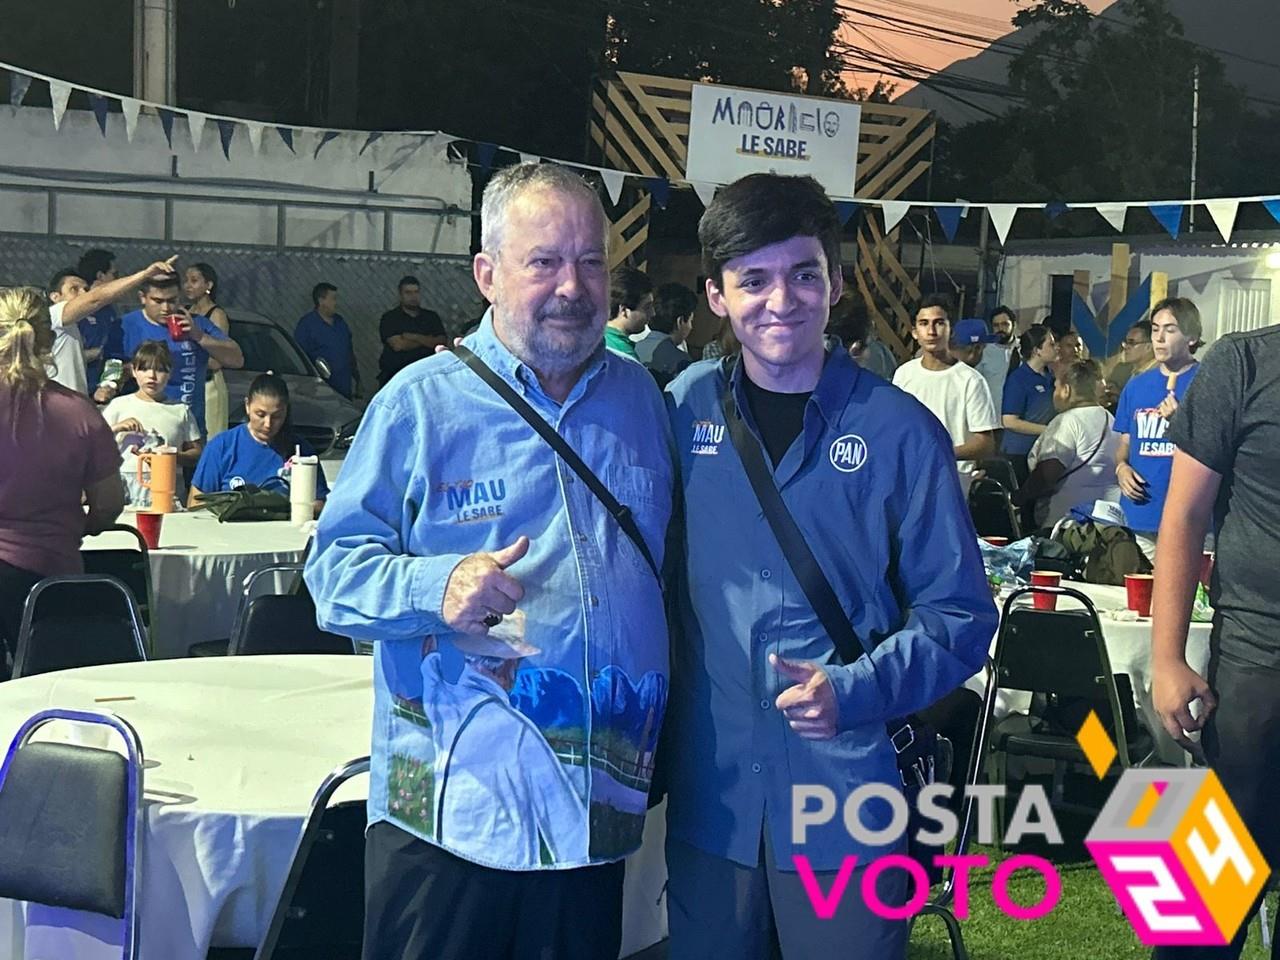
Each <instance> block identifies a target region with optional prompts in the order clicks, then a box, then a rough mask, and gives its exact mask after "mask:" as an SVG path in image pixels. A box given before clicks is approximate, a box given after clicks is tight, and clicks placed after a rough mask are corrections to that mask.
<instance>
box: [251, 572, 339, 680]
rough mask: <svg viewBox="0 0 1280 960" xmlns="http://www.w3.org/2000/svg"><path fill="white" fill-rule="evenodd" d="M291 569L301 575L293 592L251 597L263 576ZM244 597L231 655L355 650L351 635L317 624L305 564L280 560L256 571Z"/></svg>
mask: <svg viewBox="0 0 1280 960" xmlns="http://www.w3.org/2000/svg"><path fill="white" fill-rule="evenodd" d="M289 571H295V572H297V574H298V584H297V587H296V588H295V590H294V592H293V593H287V594H277V595H266V596H258V597H253V599H249V597H250V596H251V595H252V593H253V585H254V582H255V581H256V580H257V579H258V578H259V577H263V576H266V575H268V574H272V573H283V572H289ZM244 597H245V602H244V604H243V605H242V606H241V608H240V613H239V615H238V616H237V617H236V624H235V628H234V629H233V630H232V633H231V645H230V647H229V649H228V650H227V653H228V655H230V656H233V657H236V656H247V655H253V654H272V653H329V654H354V653H355V645H354V644H353V643H352V642H351V639H350V638H349V637H340V636H338V635H337V634H335V633H329V632H328V631H326V630H321V629H320V628H319V627H318V626H317V625H316V605H315V601H314V600H312V599H311V591H310V590H308V589H307V585H306V583H305V582H304V581H303V579H302V564H300V563H276V564H272V565H271V566H268V567H263V568H262V569H261V570H255V571H254V572H253V573H251V574H249V576H248V577H246V578H245V583H244Z"/></svg>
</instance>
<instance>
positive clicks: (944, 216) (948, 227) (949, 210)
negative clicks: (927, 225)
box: [933, 207, 960, 243]
mask: <svg viewBox="0 0 1280 960" xmlns="http://www.w3.org/2000/svg"><path fill="white" fill-rule="evenodd" d="M933 212H934V213H935V214H936V215H937V217H938V223H940V224H942V235H943V236H945V237H946V238H947V243H954V242H955V239H956V230H958V229H959V228H960V208H959V207H934V208H933Z"/></svg>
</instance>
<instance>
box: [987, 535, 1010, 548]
mask: <svg viewBox="0 0 1280 960" xmlns="http://www.w3.org/2000/svg"><path fill="white" fill-rule="evenodd" d="M982 539H983V540H985V541H987V543H989V544H991V545H992V546H993V547H1007V546H1008V545H1009V538H1008V537H983V538H982Z"/></svg>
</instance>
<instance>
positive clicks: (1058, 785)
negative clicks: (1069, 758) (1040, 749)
mask: <svg viewBox="0 0 1280 960" xmlns="http://www.w3.org/2000/svg"><path fill="white" fill-rule="evenodd" d="M1066 774H1067V768H1066V764H1064V763H1063V762H1062V761H1061V760H1055V761H1053V788H1052V793H1051V797H1052V801H1051V802H1052V804H1053V805H1054V806H1058V805H1060V804H1062V803H1064V802H1065V801H1066V799H1067V790H1066Z"/></svg>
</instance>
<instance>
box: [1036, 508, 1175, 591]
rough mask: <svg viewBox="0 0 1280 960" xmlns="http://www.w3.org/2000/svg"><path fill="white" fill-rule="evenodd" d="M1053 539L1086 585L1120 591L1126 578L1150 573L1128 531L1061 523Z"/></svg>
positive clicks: (1089, 522)
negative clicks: (1111, 586) (1109, 587)
mask: <svg viewBox="0 0 1280 960" xmlns="http://www.w3.org/2000/svg"><path fill="white" fill-rule="evenodd" d="M1052 539H1053V540H1055V541H1056V542H1058V543H1060V544H1062V546H1063V547H1065V548H1066V550H1067V552H1068V553H1069V554H1070V555H1071V556H1072V558H1073V559H1074V564H1075V566H1076V569H1077V571H1078V573H1079V577H1080V579H1081V580H1083V581H1084V582H1085V583H1108V584H1111V585H1113V586H1117V587H1122V586H1124V577H1125V574H1127V573H1150V572H1151V561H1150V560H1148V559H1147V555H1146V554H1145V553H1143V552H1142V547H1140V546H1139V545H1138V538H1137V537H1136V536H1135V535H1134V532H1133V531H1132V530H1130V529H1129V528H1128V527H1120V526H1115V525H1113V524H1109V523H1096V522H1094V521H1093V520H1085V521H1078V520H1064V521H1062V522H1061V523H1059V524H1058V525H1057V526H1056V527H1055V528H1054V530H1053V537H1052Z"/></svg>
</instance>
